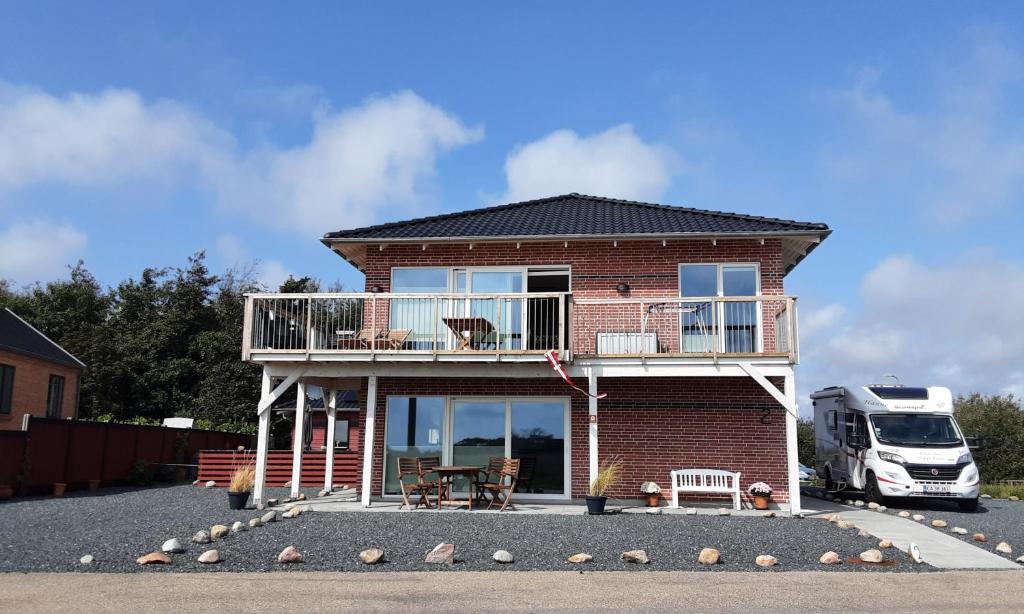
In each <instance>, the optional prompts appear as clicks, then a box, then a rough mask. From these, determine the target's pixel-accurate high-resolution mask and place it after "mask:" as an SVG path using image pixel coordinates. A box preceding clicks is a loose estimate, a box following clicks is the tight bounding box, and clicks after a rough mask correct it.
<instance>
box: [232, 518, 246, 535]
mask: <svg viewBox="0 0 1024 614" xmlns="http://www.w3.org/2000/svg"><path fill="white" fill-rule="evenodd" d="M245 528H246V527H245V525H244V524H242V521H240V520H236V521H235V522H233V523H232V524H231V532H232V533H241V532H242V531H244V530H245Z"/></svg>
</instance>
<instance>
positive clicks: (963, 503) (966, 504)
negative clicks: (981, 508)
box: [956, 499, 978, 512]
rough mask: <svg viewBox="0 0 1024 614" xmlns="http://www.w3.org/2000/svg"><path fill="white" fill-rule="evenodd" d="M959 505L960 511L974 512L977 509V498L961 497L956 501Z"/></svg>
mask: <svg viewBox="0 0 1024 614" xmlns="http://www.w3.org/2000/svg"><path fill="white" fill-rule="evenodd" d="M956 504H957V505H959V506H960V511H961V512H976V511H978V500H977V499H961V500H959V501H957V502H956Z"/></svg>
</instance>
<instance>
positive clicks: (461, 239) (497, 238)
mask: <svg viewBox="0 0 1024 614" xmlns="http://www.w3.org/2000/svg"><path fill="white" fill-rule="evenodd" d="M831 232H832V231H831V230H830V229H827V228H821V229H819V228H808V229H805V230H768V231H750V232H659V233H620V234H556V235H478V236H469V235H466V236H461V235H460V236H451V237H330V236H326V235H325V236H324V237H323V238H321V239H320V242H321V243H323V244H324V245H327V246H328V247H329V246H330V245H332V244H334V243H471V242H472V243H483V242H495V243H508V242H512V241H521V242H526V241H579V240H601V241H615V240H618V241H626V240H638V239H650V240H658V239H694V238H702V239H704V238H706V239H731V238H750V237H800V236H815V237H822V238H824V236H827V235H828V234H829V233H831Z"/></svg>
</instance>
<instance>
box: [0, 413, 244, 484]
mask: <svg viewBox="0 0 1024 614" xmlns="http://www.w3.org/2000/svg"><path fill="white" fill-rule="evenodd" d="M179 438H180V439H179ZM179 441H180V442H181V443H179ZM254 442H255V437H254V436H252V435H242V434H239V433H221V432H218V431H202V430H197V429H176V428H168V427H163V426H144V425H137V424H115V423H111V422H87V421H83V420H59V419H55V418H32V419H31V420H30V421H29V424H28V430H27V431H0V482H3V481H8V482H9V483H11V484H12V485H13V486H14V487H15V489H16V490H18V491H21V492H26V491H27V492H40V491H44V490H50V489H52V487H53V484H54V483H57V482H62V483H65V484H67V485H68V489H69V490H70V489H74V488H81V487H85V486H86V485H87V484H88V482H89V480H100V482H101V483H102V484H116V483H122V482H124V481H125V480H126V479H127V478H128V476H129V474H130V473H131V471H132V469H133V467H134V465H135V463H136V461H139V460H143V461H147V462H149V463H157V464H172V463H184V464H195V459H196V457H197V455H198V452H199V450H201V449H203V448H226V447H231V446H235V447H237V446H245V447H252V446H253V444H254ZM26 463H27V464H26Z"/></svg>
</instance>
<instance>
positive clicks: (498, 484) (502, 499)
mask: <svg viewBox="0 0 1024 614" xmlns="http://www.w3.org/2000/svg"><path fill="white" fill-rule="evenodd" d="M519 464H520V463H519V459H518V458H506V459H502V464H501V471H499V472H498V474H497V480H495V481H493V482H491V481H487V482H484V483H482V484H478V485H477V487H478V488H479V489H480V490H481V491H484V492H486V493H487V494H488V495H490V498H491V500H490V503H488V504H487V509H491V508H492V507H494V506H495V505H496V504H498V503H500V504H501V509H499V510H498V511H500V512H504V511H505V508H506V507H508V506H509V505H510V504H511V503H512V493H514V492H515V490H516V481H517V480H518V479H519ZM513 507H515V506H513Z"/></svg>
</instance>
